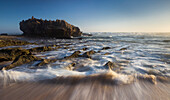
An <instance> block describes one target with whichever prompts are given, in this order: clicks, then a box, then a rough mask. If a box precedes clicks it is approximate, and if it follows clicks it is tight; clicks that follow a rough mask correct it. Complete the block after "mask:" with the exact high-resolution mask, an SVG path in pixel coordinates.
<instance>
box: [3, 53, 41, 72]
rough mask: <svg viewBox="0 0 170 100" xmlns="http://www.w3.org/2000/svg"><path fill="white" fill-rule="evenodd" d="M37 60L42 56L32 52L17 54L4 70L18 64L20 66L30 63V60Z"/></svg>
mask: <svg viewBox="0 0 170 100" xmlns="http://www.w3.org/2000/svg"><path fill="white" fill-rule="evenodd" d="M35 60H40V58H37V57H35V56H34V55H32V54H31V53H30V54H22V55H19V56H17V57H16V58H15V59H14V61H13V62H12V63H11V64H10V65H9V66H6V67H4V68H3V69H2V70H7V69H11V68H14V67H16V66H20V65H22V64H25V63H29V62H31V61H35Z"/></svg>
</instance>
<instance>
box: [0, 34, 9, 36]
mask: <svg viewBox="0 0 170 100" xmlns="http://www.w3.org/2000/svg"><path fill="white" fill-rule="evenodd" d="M0 35H3V36H7V35H8V33H1V34H0Z"/></svg>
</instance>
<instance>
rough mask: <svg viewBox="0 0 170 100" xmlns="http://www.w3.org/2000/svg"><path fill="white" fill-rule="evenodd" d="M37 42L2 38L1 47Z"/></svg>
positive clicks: (0, 40)
mask: <svg viewBox="0 0 170 100" xmlns="http://www.w3.org/2000/svg"><path fill="white" fill-rule="evenodd" d="M28 44H35V43H29V42H27V41H23V40H14V39H0V47H6V46H17V45H28Z"/></svg>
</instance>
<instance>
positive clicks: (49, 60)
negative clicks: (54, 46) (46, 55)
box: [36, 59, 57, 66]
mask: <svg viewBox="0 0 170 100" xmlns="http://www.w3.org/2000/svg"><path fill="white" fill-rule="evenodd" d="M55 61H57V60H56V59H42V60H41V62H40V63H38V64H37V65H36V66H43V65H46V64H49V63H53V62H55Z"/></svg>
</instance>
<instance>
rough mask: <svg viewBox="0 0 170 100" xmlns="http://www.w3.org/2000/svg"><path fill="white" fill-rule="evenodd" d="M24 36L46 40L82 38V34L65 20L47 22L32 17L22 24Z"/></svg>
mask: <svg viewBox="0 0 170 100" xmlns="http://www.w3.org/2000/svg"><path fill="white" fill-rule="evenodd" d="M20 29H21V31H23V35H24V36H29V37H46V38H72V37H78V36H81V34H82V32H81V31H80V29H79V28H78V27H76V26H74V25H71V24H69V23H67V22H66V21H64V20H56V21H51V20H49V21H47V20H42V19H36V18H34V17H32V18H31V19H28V20H25V21H24V20H23V21H22V22H20Z"/></svg>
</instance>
